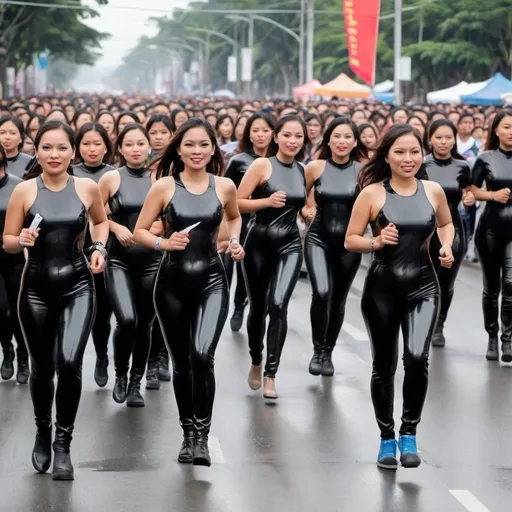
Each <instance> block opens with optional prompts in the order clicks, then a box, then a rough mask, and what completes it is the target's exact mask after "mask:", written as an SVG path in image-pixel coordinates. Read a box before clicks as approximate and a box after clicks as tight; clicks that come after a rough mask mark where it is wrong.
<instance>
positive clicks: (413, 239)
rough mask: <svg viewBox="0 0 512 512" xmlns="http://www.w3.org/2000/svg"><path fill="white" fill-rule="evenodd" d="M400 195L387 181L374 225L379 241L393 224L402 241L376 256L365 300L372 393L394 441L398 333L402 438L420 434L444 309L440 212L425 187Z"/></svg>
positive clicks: (379, 416) (378, 415) (386, 433)
mask: <svg viewBox="0 0 512 512" xmlns="http://www.w3.org/2000/svg"><path fill="white" fill-rule="evenodd" d="M416 183H417V190H416V192H415V193H414V194H412V195H411V196H400V195H398V194H397V193H396V192H394V190H393V189H392V188H391V185H390V183H389V181H388V180H386V181H384V188H385V190H386V200H385V203H384V206H383V207H382V209H381V211H380V212H379V214H378V216H377V219H376V220H375V222H374V223H373V225H372V228H373V231H374V236H377V235H378V233H379V232H380V230H381V229H382V228H384V227H385V226H387V225H388V224H389V223H390V222H392V223H393V224H395V226H396V228H397V230H398V235H399V241H398V245H396V246H385V247H384V248H383V249H382V250H380V251H376V252H375V253H374V258H373V261H372V264H371V267H370V269H369V270H368V275H367V277H366V283H365V287H364V291H363V297H362V301H361V305H362V311H363V317H364V319H365V322H366V326H367V329H368V333H369V335H370V340H371V345H372V353H373V371H372V379H371V394H372V401H373V406H374V409H375V416H376V418H377V423H378V426H379V428H380V431H381V438H382V439H394V438H395V432H394V428H395V423H394V420H393V397H394V379H395V372H396V366H397V362H398V334H399V331H400V327H401V328H402V334H403V338H404V357H403V363H404V370H405V378H404V385H403V412H402V426H401V428H400V435H416V427H417V425H418V423H419V422H420V419H421V411H422V409H423V404H424V402H425V397H426V394H427V387H428V354H429V348H430V340H431V337H432V333H433V331H434V327H435V324H436V321H437V316H438V309H439V284H438V282H437V277H436V273H435V270H434V267H433V265H432V262H431V260H430V255H429V248H428V245H429V239H430V237H431V235H432V234H433V233H434V230H435V226H436V217H435V212H434V209H433V207H432V205H431V204H430V202H429V200H428V198H427V196H426V193H425V189H424V186H423V183H422V182H421V181H420V180H416Z"/></svg>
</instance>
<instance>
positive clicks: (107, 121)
mask: <svg viewBox="0 0 512 512" xmlns="http://www.w3.org/2000/svg"><path fill="white" fill-rule="evenodd" d="M98 123H100V124H101V126H103V128H105V130H107V133H108V134H109V135H112V133H114V128H115V122H114V118H113V117H112V116H109V115H108V114H103V115H101V116H100V117H99V118H98Z"/></svg>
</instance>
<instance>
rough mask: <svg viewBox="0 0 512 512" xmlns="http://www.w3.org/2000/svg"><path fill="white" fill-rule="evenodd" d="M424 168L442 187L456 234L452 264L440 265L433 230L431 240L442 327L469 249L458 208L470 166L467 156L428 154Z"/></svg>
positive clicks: (469, 173) (436, 237) (440, 326)
mask: <svg viewBox="0 0 512 512" xmlns="http://www.w3.org/2000/svg"><path fill="white" fill-rule="evenodd" d="M425 170H426V173H427V175H428V178H427V179H429V180H430V181H436V182H437V183H439V184H440V185H441V187H442V188H443V190H444V192H445V194H446V199H447V201H448V207H449V208H450V213H451V215H452V221H453V226H454V228H455V238H454V239H453V244H452V253H453V258H454V261H453V264H452V266H451V268H443V267H441V266H440V262H439V251H440V249H441V242H440V241H439V237H438V236H437V234H434V236H433V237H432V240H431V241H430V258H431V259H432V263H433V264H434V267H435V269H436V272H437V276H438V279H439V286H440V288H441V307H440V311H439V321H438V323H437V325H438V328H439V329H442V327H443V325H444V323H445V320H446V316H447V314H448V309H449V308H450V304H451V302H452V299H453V288H454V285H455V280H456V278H457V274H458V273H459V269H460V266H461V264H462V262H463V260H464V256H465V254H466V250H467V240H466V232H465V230H464V223H463V221H462V217H461V215H460V212H459V204H460V202H461V201H462V192H463V190H464V189H465V188H467V187H469V186H470V185H471V169H470V167H469V164H468V163H467V162H466V161H465V160H456V159H454V158H451V157H450V158H448V159H446V160H439V159H437V158H435V157H434V156H433V155H429V156H427V158H426V159H425Z"/></svg>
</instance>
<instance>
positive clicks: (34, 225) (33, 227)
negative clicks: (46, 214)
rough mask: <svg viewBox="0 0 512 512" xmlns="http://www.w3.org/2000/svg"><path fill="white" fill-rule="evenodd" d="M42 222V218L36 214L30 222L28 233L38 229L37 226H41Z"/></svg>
mask: <svg viewBox="0 0 512 512" xmlns="http://www.w3.org/2000/svg"><path fill="white" fill-rule="evenodd" d="M42 220H43V217H41V215H39V213H36V216H35V217H34V219H33V220H32V223H31V224H30V227H29V228H28V229H30V231H35V230H36V229H37V228H38V226H39V224H41V222H42Z"/></svg>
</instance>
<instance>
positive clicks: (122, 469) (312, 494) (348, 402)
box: [0, 266, 512, 512]
mask: <svg viewBox="0 0 512 512" xmlns="http://www.w3.org/2000/svg"><path fill="white" fill-rule="evenodd" d="M364 274H365V270H364V269H361V271H360V272H359V274H358V276H357V278H356V281H355V283H354V287H353V292H352V293H351V295H350V300H349V301H348V306H347V315H346V324H345V327H344V329H343V332H342V334H341V335H340V338H339V340H338V345H337V348H336V350H335V353H334V363H335V366H336V375H335V376H334V378H322V377H313V376H311V375H309V373H308V371H307V368H308V363H309V358H310V355H311V341H310V324H309V304H310V287H309V282H308V281H307V280H306V279H301V280H300V282H299V284H298V286H297V289H296V291H295V294H294V297H293V299H292V303H291V306H290V310H289V334H288V339H287V343H286V346H285V348H284V353H283V358H282V365H281V368H280V372H279V374H278V378H277V380H276V386H277V391H278V393H279V395H280V398H279V400H278V401H277V403H266V402H265V400H264V399H263V398H262V393H261V391H260V392H253V391H251V390H250V389H249V387H248V386H247V384H246V377H247V372H248V369H249V357H248V353H247V348H246V335H245V333H244V329H245V327H244V328H243V329H242V331H241V332H240V333H237V334H233V333H232V332H231V331H230V329H229V325H226V328H225V330H224V334H223V336H222V339H221V342H220V345H219V348H218V351H217V358H216V375H217V398H216V404H215V410H214V421H213V428H212V436H211V454H212V460H213V464H212V467H211V468H194V467H192V466H183V465H179V464H178V463H177V462H176V455H177V452H178V449H179V446H180V443H181V432H180V428H179V426H178V421H177V413H176V406H175V401H174V395H173V392H172V384H171V383H162V388H161V389H160V391H145V392H144V394H145V397H146V407H145V408H143V409H129V408H127V407H126V406H123V405H118V404H116V403H114V402H113V400H112V398H111V389H112V388H111V387H112V384H113V380H112V378H111V379H110V381H109V383H108V384H107V387H106V388H104V389H99V388H97V386H96V384H95V383H94V380H93V369H94V362H95V355H94V349H93V346H92V343H90V344H89V346H88V348H87V353H86V359H85V363H84V376H83V379H84V389H83V395H82V402H81V406H80V410H79V414H78V419H77V424H76V428H75V438H74V441H73V444H72V459H73V462H74V465H75V476H76V480H75V481H74V482H53V481H52V480H51V476H50V475H49V474H48V475H44V476H42V475H37V474H35V472H34V470H33V468H32V465H31V462H30V455H31V450H32V444H33V439H34V424H33V419H32V408H31V402H30V397H29V393H28V388H27V386H20V385H17V384H15V383H14V381H10V382H1V383H0V511H1V512H32V511H45V512H47V511H57V512H61V511H62V512H92V511H101V512H103V511H114V512H116V511H123V512H135V511H144V510H151V512H167V511H177V512H181V511H183V512H185V511H187V512H193V511H194V512H195V511H197V512H213V511H215V512H217V511H218V512H292V511H293V512H317V511H326V512H345V511H350V512H388V511H390V512H420V511H422V512H445V511H446V512H463V511H468V510H469V511H471V512H486V511H490V512H498V511H500V512H509V511H511V510H512V493H511V492H510V491H511V488H512V392H511V389H512V368H505V367H500V365H499V364H498V363H490V362H487V361H486V360H485V358H484V355H485V350H486V335H485V332H484V330H483V322H482V313H481V308H480V302H481V278H480V272H479V270H478V267H477V266H473V267H465V268H464V269H463V270H462V272H461V275H460V279H459V281H458V283H457V287H456V296H455V299H454V302H453V305H452V309H451V312H450V316H449V319H448V322H447V329H446V337H447V346H446V348H444V349H439V348H433V349H432V353H431V363H430V388H429V393H428V398H427V404H426V407H425V410H424V415H423V421H422V423H421V425H420V427H419V430H418V447H419V449H420V455H421V457H422V459H423V463H422V465H421V466H420V467H419V468H418V469H408V470H405V469H402V468H400V469H399V470H398V471H397V472H386V471H384V470H379V469H378V468H377V467H376V465H375V460H376V456H377V452H378V445H379V434H378V430H377V426H376V423H375V419H374V416H373V409H372V405H371V401H370V392H369V379H370V361H371V357H370V347H369V343H368V338H367V335H366V331H365V328H364V324H363V320H362V318H361V314H360V306H359V302H360V294H361V289H362V285H363V281H364ZM228 324H229V322H228ZM402 377H403V373H402V371H401V369H399V371H398V373H397V388H396V407H395V417H396V420H397V424H398V423H399V419H400V410H401V392H400V390H401V385H400V383H401V379H402Z"/></svg>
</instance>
